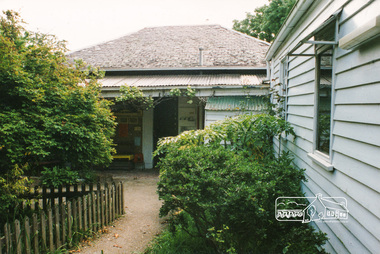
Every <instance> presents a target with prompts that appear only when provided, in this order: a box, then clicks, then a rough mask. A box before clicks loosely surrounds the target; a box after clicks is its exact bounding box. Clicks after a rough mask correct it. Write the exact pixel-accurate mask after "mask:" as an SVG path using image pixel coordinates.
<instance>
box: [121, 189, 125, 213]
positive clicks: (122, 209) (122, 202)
mask: <svg viewBox="0 0 380 254" xmlns="http://www.w3.org/2000/svg"><path fill="white" fill-rule="evenodd" d="M121 214H124V184H123V183H122V182H121Z"/></svg>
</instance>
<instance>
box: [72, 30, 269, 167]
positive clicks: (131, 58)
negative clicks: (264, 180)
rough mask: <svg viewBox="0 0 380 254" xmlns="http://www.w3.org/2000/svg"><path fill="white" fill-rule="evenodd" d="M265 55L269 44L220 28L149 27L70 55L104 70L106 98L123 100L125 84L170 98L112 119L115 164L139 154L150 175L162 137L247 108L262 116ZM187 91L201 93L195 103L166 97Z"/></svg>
mask: <svg viewBox="0 0 380 254" xmlns="http://www.w3.org/2000/svg"><path fill="white" fill-rule="evenodd" d="M268 48H269V44H268V43H267V42H264V41H261V40H259V39H256V38H253V37H250V36H247V35H244V34H242V33H239V32H236V31H233V30H230V29H226V28H223V27H221V26H219V25H199V26H167V27H152V28H145V29H142V30H140V31H138V32H136V33H132V34H129V35H127V36H124V37H121V38H119V39H116V40H112V41H109V42H105V43H102V44H99V45H96V46H93V47H89V48H85V49H82V50H79V51H75V52H72V53H70V54H69V55H68V56H69V57H70V58H72V59H83V60H84V61H85V62H86V63H88V64H90V65H92V66H96V67H100V69H102V70H104V71H105V78H104V79H103V80H101V83H102V95H103V97H105V98H115V97H118V96H120V88H121V87H122V86H123V85H129V86H136V87H138V88H140V89H141V90H142V91H143V93H144V94H145V95H147V96H152V97H153V98H154V99H156V100H157V101H158V100H160V98H161V99H162V98H165V99H164V100H163V99H162V100H160V103H158V104H157V105H156V106H155V107H154V109H150V110H147V111H130V110H124V111H118V112H115V115H116V117H117V121H118V126H117V130H116V136H115V138H114V141H115V143H116V144H117V147H116V148H117V153H118V154H117V155H116V156H115V157H116V158H127V159H131V158H132V157H133V156H134V155H136V154H138V155H140V157H139V160H143V161H144V165H145V167H146V168H150V167H152V166H153V159H152V153H153V150H154V148H155V146H156V144H157V141H158V139H159V138H161V137H166V136H175V135H177V134H179V133H181V132H183V131H185V130H193V129H202V128H204V126H206V125H208V124H210V123H212V122H213V121H216V120H220V119H223V118H225V117H227V116H233V115H236V114H239V113H240V112H242V109H244V110H245V111H250V112H251V113H259V112H262V109H263V104H264V102H263V97H264V95H267V94H268V91H269V84H268V83H265V82H264V81H265V80H266V73H267V65H266V61H265V54H266V52H267V50H268ZM188 86H190V87H191V88H192V89H194V90H195V92H196V94H195V96H196V98H195V99H192V100H193V103H192V104H189V103H187V98H184V97H172V98H170V97H167V95H168V94H169V91H170V90H172V89H186V88H187V87H188ZM244 110H243V111H244ZM135 159H136V156H135Z"/></svg>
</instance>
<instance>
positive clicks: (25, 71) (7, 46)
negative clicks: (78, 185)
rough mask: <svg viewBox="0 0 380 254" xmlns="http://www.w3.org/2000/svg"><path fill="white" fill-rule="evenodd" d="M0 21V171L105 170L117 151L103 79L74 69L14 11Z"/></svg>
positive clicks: (59, 47) (61, 50)
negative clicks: (50, 166) (51, 165)
mask: <svg viewBox="0 0 380 254" xmlns="http://www.w3.org/2000/svg"><path fill="white" fill-rule="evenodd" d="M4 14H5V15H4V17H3V16H1V17H0V84H1V85H0V101H1V103H0V169H1V170H3V171H7V170H10V168H12V167H13V165H15V164H18V165H24V164H26V163H28V164H29V168H30V169H33V167H36V166H37V165H40V164H42V163H46V162H53V161H55V162H59V164H61V165H64V164H65V163H70V164H71V165H72V167H73V168H76V169H84V168H91V167H92V166H94V165H98V166H103V165H108V164H109V163H110V162H111V161H112V153H113V152H114V151H115V149H114V148H113V144H112V138H111V137H112V135H113V134H114V128H115V126H116V123H115V120H114V116H113V115H112V113H111V110H110V105H111V103H110V102H109V101H107V100H104V99H102V98H101V97H100V89H99V88H100V83H98V82H97V79H98V78H101V77H102V76H103V73H102V72H100V71H98V70H97V69H94V68H91V67H89V68H87V69H86V66H85V64H84V63H83V62H80V61H78V62H77V63H76V64H75V65H74V64H73V63H71V62H69V61H68V60H67V59H66V57H65V51H66V49H65V45H64V43H62V42H59V41H57V40H56V38H55V37H54V36H49V35H44V34H39V33H32V32H28V31H26V30H25V29H24V28H23V27H22V23H21V21H20V17H19V16H18V14H17V13H14V12H12V11H7V12H4Z"/></svg>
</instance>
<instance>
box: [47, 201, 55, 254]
mask: <svg viewBox="0 0 380 254" xmlns="http://www.w3.org/2000/svg"><path fill="white" fill-rule="evenodd" d="M48 227H49V250H50V251H54V232H53V212H52V209H51V207H49V208H48Z"/></svg>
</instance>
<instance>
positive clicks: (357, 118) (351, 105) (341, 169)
mask: <svg viewBox="0 0 380 254" xmlns="http://www.w3.org/2000/svg"><path fill="white" fill-rule="evenodd" d="M344 3H346V4H347V5H346V6H344V8H343V11H342V13H341V16H340V19H339V22H340V23H341V25H340V27H339V38H342V37H343V36H344V35H346V34H348V33H350V32H351V31H352V30H354V29H355V28H357V27H358V26H360V24H363V23H365V22H366V21H368V20H370V19H371V18H374V17H375V16H376V15H378V10H379V9H380V1H337V0H335V1H319V3H314V5H316V6H314V7H313V8H311V10H310V13H309V14H308V15H305V17H304V18H303V19H302V20H301V22H298V24H297V27H296V28H295V29H294V31H293V32H292V33H291V34H290V36H289V37H288V39H287V40H286V41H284V42H283V45H282V46H281V48H280V50H279V51H278V52H277V53H276V54H275V55H274V57H273V58H272V60H271V61H272V62H271V65H272V69H271V73H272V74H271V75H272V76H271V80H272V84H271V85H272V87H273V86H274V84H276V83H278V82H280V78H281V77H280V66H281V60H282V58H283V57H284V56H285V55H286V53H287V52H288V51H289V50H290V49H292V48H293V47H294V46H295V45H296V44H297V43H298V42H299V41H300V40H301V39H303V38H304V37H305V36H306V35H307V34H309V33H310V32H312V31H313V30H315V29H316V28H317V27H318V26H319V25H320V24H321V23H322V22H323V21H324V20H326V19H327V18H328V17H329V16H330V15H332V14H333V13H334V12H335V11H336V10H338V9H339V7H340V6H342V5H343V4H344ZM299 51H302V52H303V53H313V51H314V50H313V46H302V47H301V48H300V49H299ZM314 67H315V59H314V57H307V56H303V57H290V58H289V74H288V101H287V121H288V122H290V123H291V124H292V125H293V127H294V129H295V132H296V134H297V138H296V139H293V138H291V137H285V138H281V140H278V139H276V140H275V149H276V151H279V147H280V146H281V149H283V150H289V151H292V154H293V156H294V163H295V165H296V166H297V167H298V168H300V169H301V168H302V169H305V175H306V177H307V179H308V181H307V182H304V183H303V190H304V192H305V193H306V196H310V197H314V196H315V195H316V194H317V193H321V194H322V195H323V196H330V197H345V198H346V199H347V202H348V210H349V218H348V221H347V223H314V226H315V227H317V228H319V229H320V230H321V231H323V232H326V233H328V237H329V238H330V239H329V242H328V243H327V244H326V246H325V248H326V250H327V251H328V252H331V253H346V252H348V253H350V252H351V253H377V252H378V251H379V249H380V184H379V180H380V158H379V154H380V96H379V95H380V43H379V38H378V39H375V40H372V41H371V42H369V43H367V44H366V45H364V46H362V47H360V48H357V49H353V50H343V49H340V48H338V49H337V50H336V60H335V64H334V68H335V75H336V76H335V84H334V95H333V108H332V114H333V124H332V126H333V127H332V134H333V135H332V153H331V155H330V156H331V162H332V165H333V166H334V171H333V172H329V171H326V170H325V169H324V168H322V167H320V166H319V165H318V164H317V163H315V162H314V161H313V160H312V159H311V158H310V157H309V156H308V153H312V152H313V148H314V135H315V134H314V103H315V97H314V93H315V81H314V80H315V70H314Z"/></svg>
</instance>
